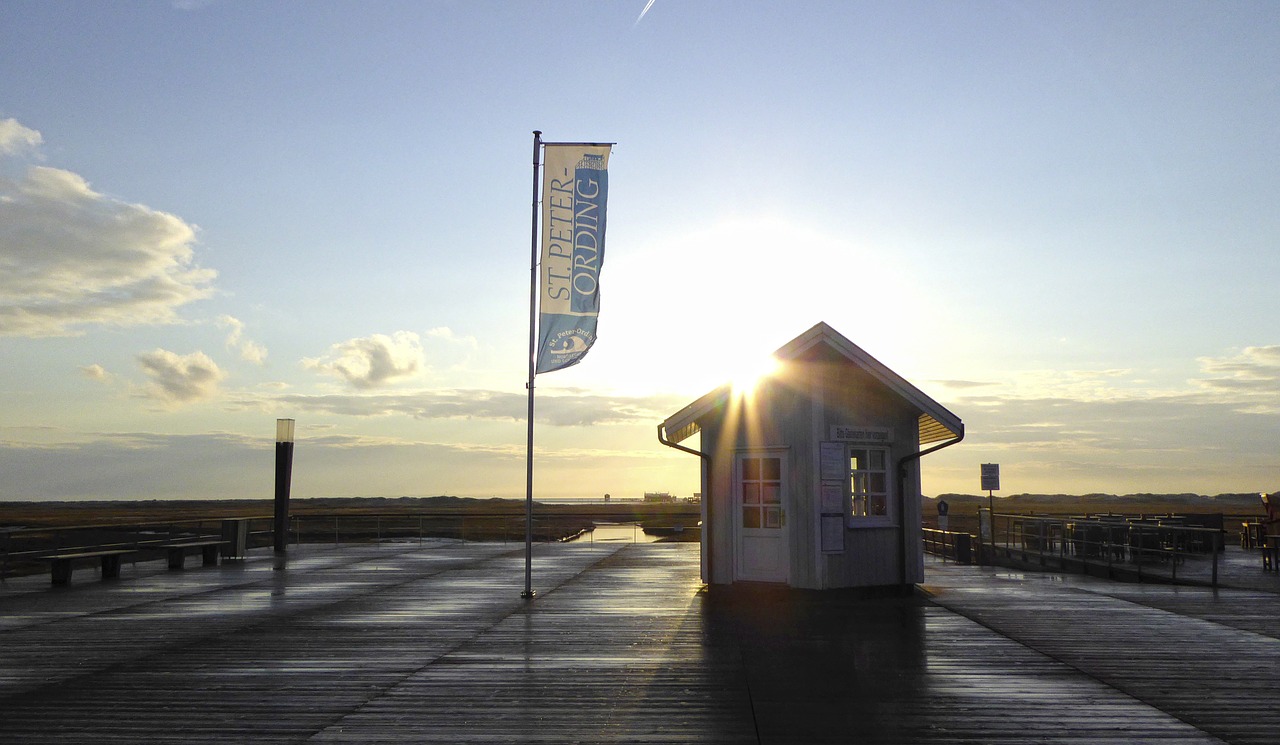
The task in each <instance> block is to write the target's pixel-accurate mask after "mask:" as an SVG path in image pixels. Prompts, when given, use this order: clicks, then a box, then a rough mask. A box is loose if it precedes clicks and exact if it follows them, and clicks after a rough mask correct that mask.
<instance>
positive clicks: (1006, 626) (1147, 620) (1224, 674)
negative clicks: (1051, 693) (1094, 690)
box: [931, 568, 1280, 745]
mask: <svg viewBox="0 0 1280 745" xmlns="http://www.w3.org/2000/svg"><path fill="white" fill-rule="evenodd" d="M931 583H932V587H933V589H934V591H935V592H936V600H937V602H939V603H940V604H942V605H943V606H945V607H947V608H948V609H951V610H954V611H957V612H959V613H963V614H964V615H966V616H968V617H970V618H972V619H975V620H977V621H980V622H981V623H983V624H984V625H986V626H988V627H990V628H991V629H992V630H994V631H997V632H999V633H1000V634H1002V635H1004V636H1007V637H1009V638H1011V639H1013V640H1016V641H1018V642H1021V643H1023V644H1025V645H1027V646H1029V647H1032V648H1034V649H1036V650H1039V651H1041V652H1043V653H1044V654H1046V655H1049V656H1051V657H1053V658H1054V659H1056V660H1060V661H1062V662H1063V663H1064V664H1066V665H1069V666H1071V667H1072V668H1074V669H1076V670H1079V671H1081V672H1083V673H1086V674H1088V675H1090V676H1092V677H1094V678H1096V679H1098V680H1100V681H1102V682H1104V683H1106V684H1107V685H1109V686H1111V687H1113V688H1115V689H1116V690H1118V691H1122V692H1124V693H1127V694H1129V695H1131V696H1133V697H1134V698H1135V699H1137V700H1139V701H1142V702H1144V703H1147V704H1149V705H1151V706H1152V707H1154V708H1158V709H1160V710H1163V711H1167V712H1170V713H1173V714H1174V715H1176V716H1177V717H1178V718H1179V719H1182V720H1184V721H1186V722H1188V723H1190V724H1192V725H1194V726H1196V727H1197V728H1199V729H1201V730H1204V731H1205V732H1208V733H1210V734H1213V735H1214V736H1217V737H1219V738H1221V739H1222V740H1224V741H1227V742H1233V743H1257V744H1258V745H1262V744H1264V743H1275V742H1280V644H1277V643H1276V642H1277V640H1280V595H1277V594H1274V593H1267V592H1259V591H1251V590H1233V589H1219V590H1212V589H1207V588H1190V587H1172V586H1159V585H1137V584H1129V583H1115V582H1106V581H1102V580H1094V579H1089V578H1080V577H1071V576H1068V577H1063V576H1059V575H1041V574H1033V573H1018V572H1010V571H999V570H996V571H993V570H981V569H978V568H967V569H963V570H962V569H956V568H946V569H941V570H937V571H935V572H934V573H933V574H932V576H931Z"/></svg>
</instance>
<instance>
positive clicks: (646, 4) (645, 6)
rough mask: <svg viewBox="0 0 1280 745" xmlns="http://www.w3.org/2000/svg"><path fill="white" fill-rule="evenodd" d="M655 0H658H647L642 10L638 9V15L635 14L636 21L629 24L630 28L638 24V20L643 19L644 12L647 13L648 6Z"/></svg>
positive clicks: (655, 0) (650, 6)
mask: <svg viewBox="0 0 1280 745" xmlns="http://www.w3.org/2000/svg"><path fill="white" fill-rule="evenodd" d="M657 1H658V0H649V2H647V3H645V4H644V10H642V11H640V15H638V16H636V22H635V23H633V24H631V28H635V27H636V26H639V25H640V21H643V20H644V14H645V13H648V12H649V8H652V7H653V4H654V3H656V2H657Z"/></svg>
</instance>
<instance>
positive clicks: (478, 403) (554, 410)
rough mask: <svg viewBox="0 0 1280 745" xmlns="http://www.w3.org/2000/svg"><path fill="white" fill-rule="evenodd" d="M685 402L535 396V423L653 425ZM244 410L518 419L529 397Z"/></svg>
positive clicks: (358, 401)
mask: <svg viewBox="0 0 1280 745" xmlns="http://www.w3.org/2000/svg"><path fill="white" fill-rule="evenodd" d="M685 403H687V402H686V401H685V399H684V398H683V397H675V396H648V397H630V396H610V395H604V394H590V393H583V392H577V391H569V392H563V393H559V394H555V395H550V394H543V395H539V397H538V400H537V406H536V408H535V410H534V411H535V417H536V421H538V422H540V423H542V424H549V425H552V426H560V427H573V426H592V425H597V424H633V423H636V422H652V423H654V424H657V423H658V422H659V421H661V420H662V419H663V418H665V417H666V416H667V415H668V414H670V413H671V412H672V411H676V410H677V409H679V408H680V406H682V405H683V404H685ZM231 405H233V406H237V407H240V408H244V409H260V408H262V409H278V408H281V407H286V408H288V409H289V410H291V411H301V412H317V413H322V414H332V415H337V416H352V417H376V416H408V417H412V418H414V419H423V420H426V419H485V420H499V421H502V420H506V421H524V420H525V417H527V416H528V413H529V399H528V396H527V395H526V394H524V393H511V392H508V391H490V390H479V389H455V390H433V391H416V392H404V393H351V394H327V395H325V394H322V395H307V394H294V393H290V394H275V395H268V396H267V397H265V398H242V399H240V400H238V401H235V402H232V404H231Z"/></svg>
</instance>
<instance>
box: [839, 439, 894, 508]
mask: <svg viewBox="0 0 1280 745" xmlns="http://www.w3.org/2000/svg"><path fill="white" fill-rule="evenodd" d="M849 495H850V499H849V502H850V509H849V518H850V520H851V521H855V520H866V519H874V518H888V517H889V516H890V515H889V451H888V450H886V449H885V448H872V447H857V446H853V447H850V448H849Z"/></svg>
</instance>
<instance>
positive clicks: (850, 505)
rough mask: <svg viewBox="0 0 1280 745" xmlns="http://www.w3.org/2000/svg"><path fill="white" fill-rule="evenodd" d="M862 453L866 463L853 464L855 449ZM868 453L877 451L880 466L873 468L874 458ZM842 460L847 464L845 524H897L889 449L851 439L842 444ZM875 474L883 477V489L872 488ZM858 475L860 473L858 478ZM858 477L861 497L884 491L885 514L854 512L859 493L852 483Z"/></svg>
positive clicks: (863, 525)
mask: <svg viewBox="0 0 1280 745" xmlns="http://www.w3.org/2000/svg"><path fill="white" fill-rule="evenodd" d="M858 452H861V453H864V454H865V459H866V460H867V461H868V463H867V466H866V467H861V466H859V467H858V468H855V467H854V463H853V459H854V456H855V454H856V453H858ZM871 453H878V454H880V455H881V456H882V457H883V461H882V463H883V468H872V467H871V464H872V463H873V462H874V458H873V456H872V455H871ZM844 455H845V463H846V464H847V466H848V467H847V469H846V471H847V473H846V476H845V489H844V493H845V505H844V514H845V526H846V527H848V528H881V527H896V526H897V525H898V514H897V512H898V509H897V500H895V499H894V488H895V487H894V479H893V457H892V449H891V448H889V447H885V446H882V445H870V444H864V443H856V442H850V443H846V444H845V449H844ZM876 476H881V477H882V478H883V480H884V482H883V487H884V488H883V490H882V491H881V490H877V489H875V488H874V487H875V485H876V479H875V477H876ZM859 477H862V478H861V479H860V478H859ZM859 481H861V482H862V483H863V484H864V487H863V488H862V489H861V490H860V491H861V492H862V493H863V495H864V496H863V498H864V499H867V500H870V499H871V498H872V497H873V496H878V495H883V497H884V514H882V515H858V514H855V513H854V508H855V507H856V506H857V501H858V497H857V494H856V493H855V489H854V487H855V485H856V484H857V483H858V482H859Z"/></svg>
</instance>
